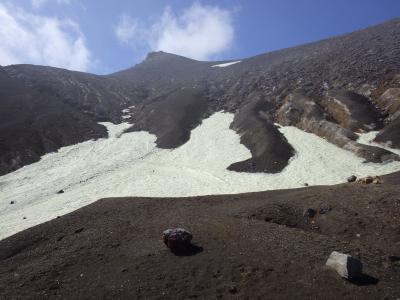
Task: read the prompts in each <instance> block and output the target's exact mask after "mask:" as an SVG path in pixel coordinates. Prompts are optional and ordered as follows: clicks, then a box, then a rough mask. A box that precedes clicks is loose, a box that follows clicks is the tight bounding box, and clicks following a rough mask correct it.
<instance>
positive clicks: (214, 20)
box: [115, 3, 234, 60]
mask: <svg viewBox="0 0 400 300" xmlns="http://www.w3.org/2000/svg"><path fill="white" fill-rule="evenodd" d="M115 34H116V36H117V38H118V40H119V41H120V42H122V43H125V44H129V45H131V46H134V47H135V48H138V47H142V48H143V47H147V48H149V49H150V50H154V51H159V50H161V51H165V52H170V53H175V54H179V55H183V56H186V57H190V58H194V59H198V60H207V59H210V58H212V57H214V56H215V55H217V54H220V53H222V52H224V51H226V50H228V49H229V47H230V46H231V44H232V42H233V38H234V28H233V22H232V12H230V11H228V10H225V9H221V8H219V7H217V6H207V5H205V6H203V5H201V4H199V3H195V4H193V5H191V6H190V7H189V8H187V9H186V10H184V11H183V13H182V14H181V15H179V16H177V15H176V14H175V13H174V12H173V11H172V10H171V9H170V8H169V7H167V8H165V9H164V12H163V15H162V16H161V17H160V18H159V21H157V22H155V23H153V24H150V25H149V24H141V23H140V22H139V20H137V19H133V18H132V17H130V16H129V15H126V14H124V15H122V16H121V17H120V20H119V23H118V25H117V27H116V29H115Z"/></svg>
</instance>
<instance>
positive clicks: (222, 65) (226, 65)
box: [211, 60, 241, 68]
mask: <svg viewBox="0 0 400 300" xmlns="http://www.w3.org/2000/svg"><path fill="white" fill-rule="evenodd" d="M240 62H241V60H238V61H232V62H228V63H223V64H219V65H213V66H211V67H212V68H214V67H218V68H224V67H229V66H232V65H234V64H238V63H240Z"/></svg>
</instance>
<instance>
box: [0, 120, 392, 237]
mask: <svg viewBox="0 0 400 300" xmlns="http://www.w3.org/2000/svg"><path fill="white" fill-rule="evenodd" d="M232 121H233V115H232V114H228V113H215V114H214V115H212V116H211V117H210V118H208V119H206V120H203V123H202V124H201V125H200V126H198V127H197V128H195V129H194V130H193V131H192V133H191V138H190V140H189V141H188V142H187V143H185V144H184V145H182V146H180V147H178V148H177V149H174V150H166V149H159V148H157V147H156V144H155V140H156V137H155V136H154V135H152V134H149V133H147V132H130V133H123V132H124V130H125V129H127V128H129V127H130V126H131V124H127V123H122V124H118V125H115V124H112V123H101V124H102V125H104V126H106V127H107V129H108V132H109V138H106V139H99V140H96V141H94V140H90V141H86V142H83V143H79V144H76V145H72V146H68V147H63V148H61V149H60V150H59V151H58V152H56V153H50V154H46V155H44V156H43V157H42V159H41V160H40V161H39V162H37V163H34V164H31V165H28V166H25V167H23V168H21V169H19V170H17V171H15V172H13V173H10V174H7V175H4V176H2V177H0V224H2V225H3V226H0V239H2V238H5V237H7V236H10V235H12V234H14V233H16V232H18V231H21V230H24V229H26V228H29V227H32V226H34V225H37V224H40V223H43V222H45V221H48V220H51V219H53V218H56V217H57V216H61V215H64V214H66V213H69V212H72V211H74V210H76V209H78V208H81V207H83V206H85V205H88V204H90V203H93V202H95V201H96V200H98V199H100V198H104V197H122V196H149V197H182V196H195V195H210V194H232V193H243V192H254V191H262V190H271V189H285V188H296V187H302V186H304V184H305V183H308V184H309V185H320V184H336V183H341V182H344V181H345V180H346V177H348V176H349V175H353V174H354V175H356V176H366V175H382V174H387V173H391V172H394V171H398V170H400V163H399V162H392V163H387V164H372V163H363V159H361V158H359V157H357V156H355V155H354V154H353V153H351V152H348V151H345V150H343V149H341V148H338V147H336V146H335V145H333V144H330V143H328V142H327V141H325V140H324V139H322V138H320V137H318V136H316V135H313V134H310V133H306V132H304V131H302V130H300V129H297V128H295V127H280V128H279V130H280V131H281V132H282V133H283V134H284V135H285V136H286V138H287V139H288V141H289V142H290V143H291V144H292V145H293V147H294V148H295V150H296V156H295V157H294V158H292V160H291V161H290V164H289V165H288V166H287V167H286V168H285V169H284V170H283V171H282V172H281V173H278V174H262V173H260V174H249V173H237V172H232V171H229V170H227V169H226V168H227V167H228V166H229V165H230V164H232V163H234V162H238V161H243V160H246V159H248V158H250V157H251V154H250V151H249V150H248V149H247V148H246V147H244V146H243V145H242V144H240V136H239V135H237V134H236V133H235V132H234V131H233V130H231V129H229V125H230V124H231V122H232ZM361 137H362V139H364V138H365V139H366V142H367V140H368V138H367V136H366V135H362V136H361ZM59 190H64V193H63V194H57V191H59ZM10 201H14V202H15V204H13V205H10ZM23 217H26V219H23Z"/></svg>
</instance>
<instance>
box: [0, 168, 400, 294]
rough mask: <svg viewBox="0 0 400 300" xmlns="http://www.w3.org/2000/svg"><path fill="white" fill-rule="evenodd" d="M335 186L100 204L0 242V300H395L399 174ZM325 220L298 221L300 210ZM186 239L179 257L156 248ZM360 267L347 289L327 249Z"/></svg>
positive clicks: (399, 289)
mask: <svg viewBox="0 0 400 300" xmlns="http://www.w3.org/2000/svg"><path fill="white" fill-rule="evenodd" d="M384 180H385V183H384V184H382V185H369V186H366V185H359V184H343V185H338V186H330V187H327V186H321V187H310V188H303V189H296V190H282V191H270V192H262V193H253V194H241V195H227V196H224V195H221V196H206V197H192V198H181V199H177V198H110V199H103V200H100V201H98V202H96V203H94V204H91V205H89V206H87V207H84V208H82V209H80V210H78V211H75V212H73V213H71V214H68V215H65V216H63V217H61V218H58V219H55V220H53V221H50V222H47V223H44V224H41V225H39V226H36V227H34V228H31V229H28V230H26V231H23V232H21V233H19V234H17V235H14V236H12V237H10V238H8V239H5V240H3V241H1V242H0V295H1V298H4V299H16V298H24V299H33V298H42V299H43V298H44V299H47V298H53V299H54V298H57V297H60V298H63V299H77V298H79V299H101V298H121V299H132V298H135V299H161V298H163V299H196V298H207V299H215V298H219V299H231V298H236V299H266V298H269V299H293V298H297V299H321V298H324V299H397V298H398V296H399V294H400V286H399V285H398V282H399V281H400V264H399V256H400V253H399V249H400V227H399V224H400V223H399V215H400V198H399V194H400V188H399V186H400V185H399V183H400V174H399V173H397V174H394V175H390V176H389V177H385V178H384ZM326 206H329V207H330V208H331V210H330V211H328V212H326V213H324V214H320V213H317V215H316V216H315V217H314V218H313V219H312V220H310V219H305V218H303V216H302V212H303V210H304V209H306V208H314V209H316V210H319V208H320V207H326ZM175 226H180V227H184V228H187V229H189V230H191V231H192V232H193V234H194V240H193V242H194V244H195V245H197V247H198V248H195V249H194V250H193V252H192V253H191V255H189V256H175V255H173V254H172V253H170V252H169V251H168V250H167V249H166V248H165V246H164V244H163V243H162V240H161V233H162V231H163V230H164V229H166V228H169V227H175ZM333 250H337V251H342V252H346V253H350V254H352V255H353V256H355V257H358V258H360V259H361V260H362V262H363V264H364V271H365V272H364V273H365V276H364V278H363V279H362V280H360V281H359V282H354V283H351V282H347V281H345V280H342V279H341V278H338V276H337V275H336V274H335V273H334V272H332V271H330V270H327V269H325V268H324V264H325V261H326V259H327V258H328V256H329V254H330V252H331V251H333Z"/></svg>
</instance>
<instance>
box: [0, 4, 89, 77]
mask: <svg viewBox="0 0 400 300" xmlns="http://www.w3.org/2000/svg"><path fill="white" fill-rule="evenodd" d="M0 41H1V42H0V65H9V64H19V63H32V64H40V65H50V66H54V67H61V68H67V69H72V70H79V71H86V70H87V69H88V68H89V66H90V61H91V54H90V51H89V49H88V48H87V46H86V41H85V36H84V35H83V34H82V32H81V31H80V29H79V26H78V24H76V23H74V22H73V21H71V20H69V19H58V18H51V17H46V16H41V15H34V14H29V13H27V12H25V11H23V10H21V9H20V8H18V7H15V6H11V5H7V6H6V5H3V4H1V3H0Z"/></svg>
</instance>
